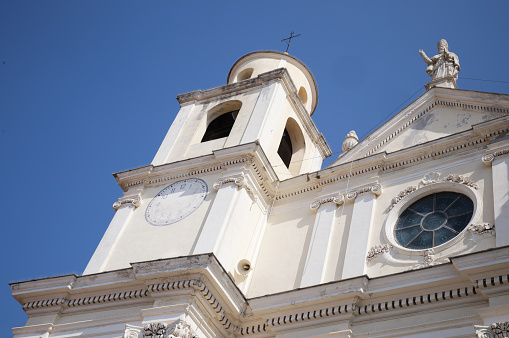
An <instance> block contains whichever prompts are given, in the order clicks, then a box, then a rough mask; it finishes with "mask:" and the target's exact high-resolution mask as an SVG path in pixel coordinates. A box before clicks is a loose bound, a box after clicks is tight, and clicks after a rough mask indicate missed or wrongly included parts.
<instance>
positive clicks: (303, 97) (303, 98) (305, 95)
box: [298, 87, 308, 104]
mask: <svg viewBox="0 0 509 338" xmlns="http://www.w3.org/2000/svg"><path fill="white" fill-rule="evenodd" d="M298 95H299V97H300V100H301V101H302V104H306V103H307V102H308V93H307V92H306V90H305V89H304V87H300V89H299V93H298Z"/></svg>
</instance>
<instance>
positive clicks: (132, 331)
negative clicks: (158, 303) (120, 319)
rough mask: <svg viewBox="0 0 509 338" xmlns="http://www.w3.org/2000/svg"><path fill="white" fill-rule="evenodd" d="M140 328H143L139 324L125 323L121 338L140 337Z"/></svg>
mask: <svg viewBox="0 0 509 338" xmlns="http://www.w3.org/2000/svg"><path fill="white" fill-rule="evenodd" d="M142 329H143V328H142V327H140V326H134V325H129V324H126V325H125V331H124V337H123V338H141V337H142V333H141V330H142Z"/></svg>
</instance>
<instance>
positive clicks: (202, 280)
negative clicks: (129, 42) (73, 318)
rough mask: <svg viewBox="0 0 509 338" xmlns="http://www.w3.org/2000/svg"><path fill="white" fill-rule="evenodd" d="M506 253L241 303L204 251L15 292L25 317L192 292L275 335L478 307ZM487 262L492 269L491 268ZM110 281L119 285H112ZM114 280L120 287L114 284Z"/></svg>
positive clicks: (222, 315) (501, 272)
mask: <svg viewBox="0 0 509 338" xmlns="http://www.w3.org/2000/svg"><path fill="white" fill-rule="evenodd" d="M507 250H508V247H503V248H499V249H493V250H487V251H483V252H477V253H471V254H467V255H464V256H459V257H452V258H451V261H452V263H448V264H444V265H440V266H433V267H429V268H427V269H421V270H414V271H408V272H405V273H404V274H402V273H400V274H395V275H388V276H383V277H377V278H368V277H367V276H361V277H356V278H352V279H347V280H340V281H335V282H330V283H326V284H321V285H316V286H311V287H307V288H303V289H296V290H291V291H285V292H281V293H278V294H272V295H267V296H263V297H257V298H252V299H248V300H246V299H245V298H244V297H243V295H242V293H241V292H240V291H239V290H238V289H237V287H236V286H235V284H234V282H233V281H232V280H231V279H230V278H229V277H228V276H227V274H226V272H225V271H224V269H223V268H222V267H221V266H220V265H219V263H218V261H217V259H216V258H215V257H214V256H213V255H212V254H205V255H195V256H187V257H177V258H170V259H161V260H156V261H148V262H141V263H134V264H133V265H132V267H131V268H129V269H124V270H119V271H116V272H115V273H112V272H108V273H100V274H97V275H95V277H100V276H101V275H105V276H106V278H90V277H89V276H80V277H76V279H77V280H78V281H79V280H80V279H86V280H87V283H78V284H80V285H81V286H80V288H79V289H74V286H73V284H69V285H68V287H67V289H68V294H67V296H66V297H57V298H50V297H47V298H45V299H33V298H37V297H40V296H41V295H44V294H45V293H44V290H45V289H48V287H49V288H51V283H52V282H53V283H57V284H58V288H57V289H61V286H62V285H60V284H61V282H63V281H64V280H67V281H70V280H69V278H68V277H67V276H65V278H63V279H58V278H55V279H42V280H38V281H30V282H28V283H31V284H30V285H28V286H29V287H28V288H24V291H19V290H21V289H23V288H15V289H16V290H18V291H17V292H18V294H17V299H18V300H20V299H24V300H21V301H20V302H21V303H22V305H23V309H24V310H25V311H27V312H33V311H36V312H37V311H38V310H44V309H46V311H51V312H58V311H60V309H62V308H68V309H69V308H73V309H74V310H72V311H73V312H76V311H78V310H79V309H80V308H83V310H79V311H84V310H85V311H89V310H92V309H98V308H101V307H105V306H106V307H111V306H120V307H124V306H125V305H127V304H129V303H131V304H132V303H133V302H140V301H141V302H144V303H147V302H153V301H154V299H156V298H161V297H163V296H164V297H166V296H171V295H172V294H175V292H177V293H178V294H182V291H184V290H189V291H190V292H198V293H199V299H200V301H201V302H202V304H203V305H204V306H207V307H208V308H209V309H210V310H211V311H212V312H213V313H215V314H216V317H215V318H216V319H217V321H218V323H219V325H220V326H222V327H223V328H224V329H225V330H226V331H228V332H230V333H232V334H239V335H256V334H266V333H267V332H269V333H270V332H271V331H272V332H274V330H275V331H278V330H283V327H284V326H287V327H288V329H291V328H292V327H297V326H299V325H300V324H301V323H302V322H306V323H308V324H307V325H313V322H314V323H316V324H319V323H321V322H323V321H328V320H329V319H331V320H342V321H343V320H346V321H351V322H352V323H353V322H355V321H358V320H361V321H362V317H363V316H368V317H367V318H373V317H372V316H377V317H378V318H384V317H385V316H394V315H396V316H397V315H399V314H409V313H418V312H422V311H432V310H434V309H437V308H438V307H439V308H444V306H445V307H449V306H450V307H458V306H462V304H465V303H469V304H470V303H472V302H476V303H479V304H481V303H486V302H487V300H486V297H485V295H490V294H493V293H497V292H498V293H500V292H507V288H508V279H507V278H508V277H507V276H508V275H509V273H508V272H509V270H508V268H507V262H508V260H509V258H508V257H509V256H507ZM493 260H495V263H496V264H495V265H492V263H493ZM127 276H130V277H127ZM115 279H117V280H118V281H119V282H120V283H121V285H117V287H114V286H115V283H114V281H115ZM97 280H99V282H98V283H99V285H104V282H105V281H106V280H108V281H109V283H108V286H103V287H99V286H98V285H96V281H97ZM122 283H124V284H126V283H127V284H128V285H124V286H122ZM19 284H23V283H19ZM39 284H40V285H39ZM112 286H113V287H114V288H112ZM105 288H106V289H105ZM53 289H55V287H53ZM111 290H114V291H115V292H111ZM480 292H481V293H482V294H484V295H482V294H480ZM195 295H196V294H195ZM435 303H440V304H435ZM67 311H69V310H67ZM357 318H359V319H357ZM285 330H286V329H285Z"/></svg>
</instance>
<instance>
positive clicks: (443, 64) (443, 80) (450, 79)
mask: <svg viewBox="0 0 509 338" xmlns="http://www.w3.org/2000/svg"><path fill="white" fill-rule="evenodd" d="M437 47H438V54H437V55H435V56H433V57H431V58H429V57H428V56H427V55H426V53H424V51H423V50H422V49H420V50H419V53H420V54H421V57H422V59H423V60H424V62H426V63H427V64H428V67H427V68H426V73H428V75H429V76H431V78H432V80H431V81H430V82H428V83H427V84H426V85H425V86H424V87H425V88H426V90H428V89H430V88H433V87H443V88H453V89H456V88H458V87H457V86H456V80H457V79H458V72H459V71H460V62H459V58H458V56H457V55H456V54H454V53H453V52H449V45H448V44H447V41H445V39H442V40H440V41H438V44H437Z"/></svg>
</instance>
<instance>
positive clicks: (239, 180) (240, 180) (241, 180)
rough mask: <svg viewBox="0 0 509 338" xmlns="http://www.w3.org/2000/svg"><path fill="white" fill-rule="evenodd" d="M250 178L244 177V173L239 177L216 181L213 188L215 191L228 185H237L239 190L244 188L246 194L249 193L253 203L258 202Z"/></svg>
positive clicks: (234, 176) (238, 175)
mask: <svg viewBox="0 0 509 338" xmlns="http://www.w3.org/2000/svg"><path fill="white" fill-rule="evenodd" d="M248 181H249V180H248V178H247V177H246V176H245V175H244V173H240V174H237V175H233V176H230V177H223V178H220V179H218V180H217V181H216V183H214V184H213V187H214V189H215V190H219V189H221V187H223V186H224V185H226V184H235V185H236V186H237V187H238V188H244V189H246V192H247V193H248V195H249V197H251V199H252V200H253V201H255V200H256V196H255V194H254V192H253V187H252V185H251V184H250V183H249V182H248Z"/></svg>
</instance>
